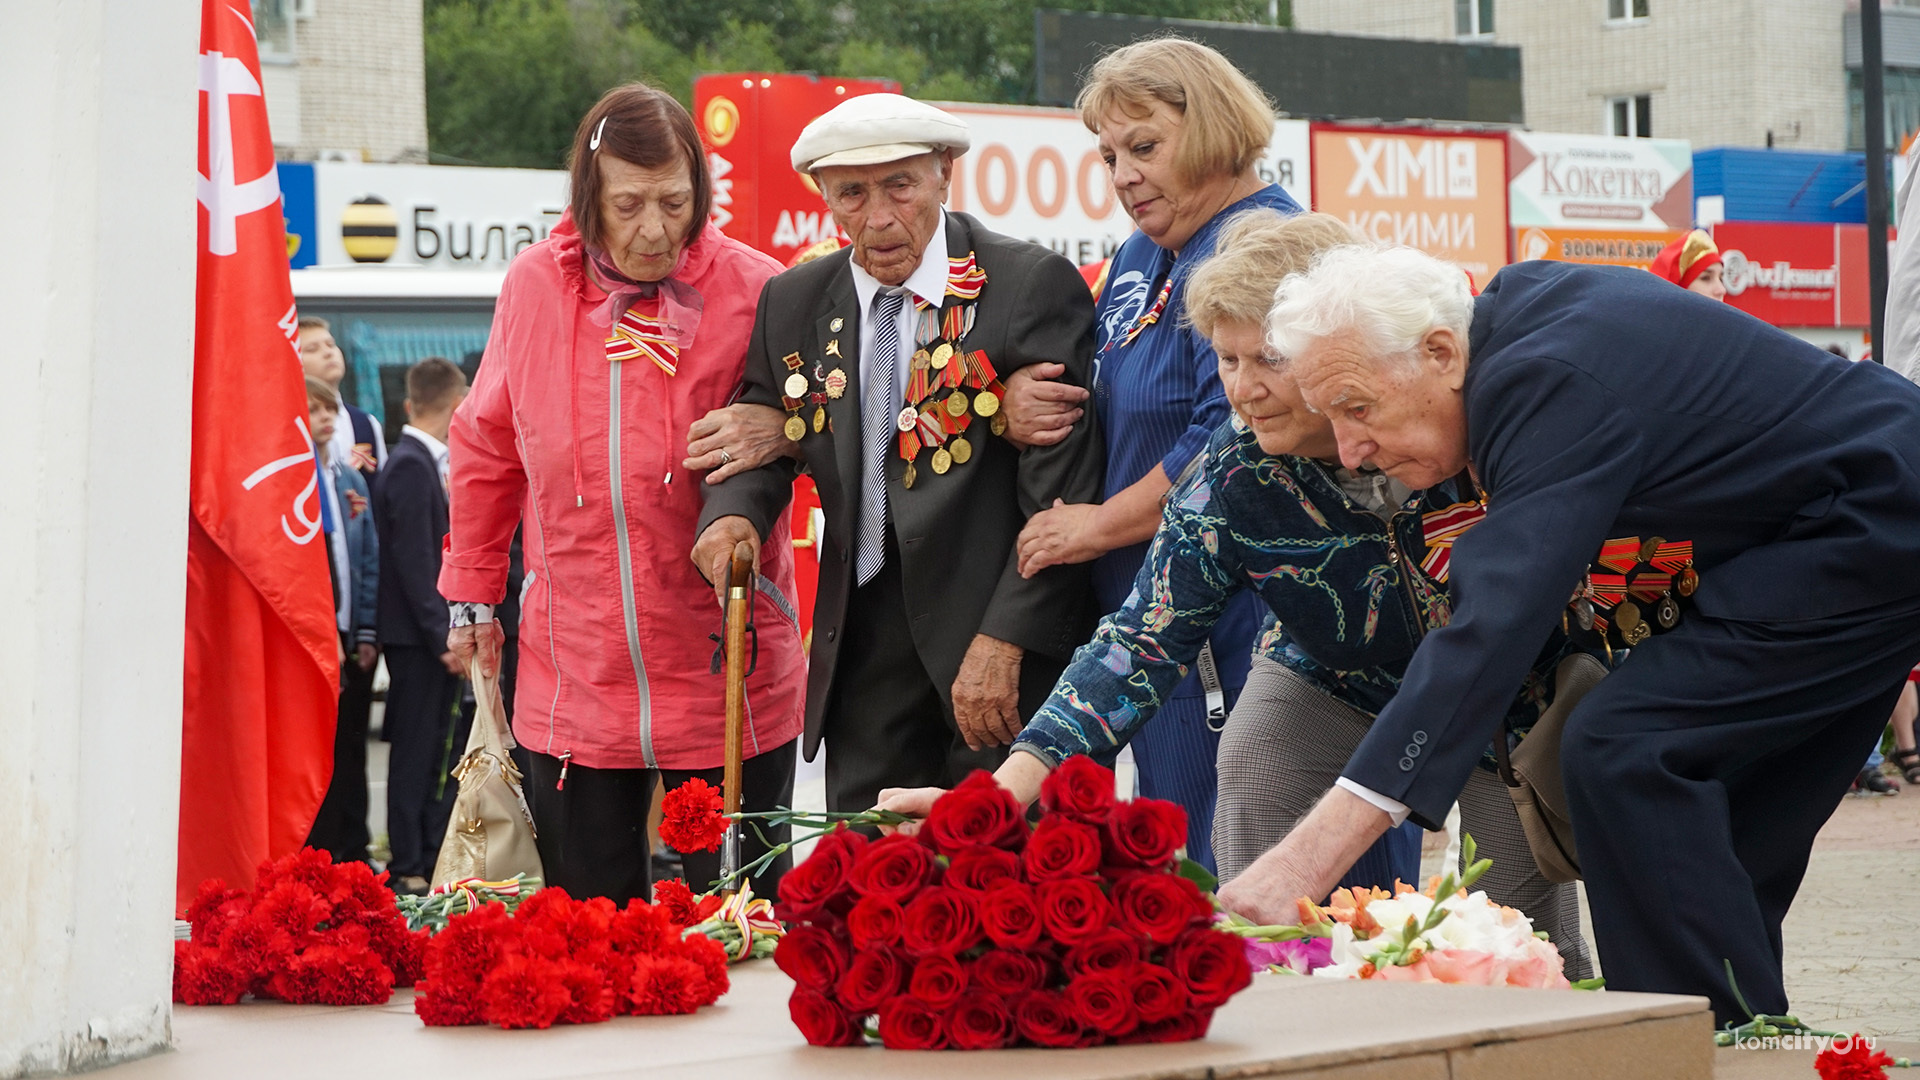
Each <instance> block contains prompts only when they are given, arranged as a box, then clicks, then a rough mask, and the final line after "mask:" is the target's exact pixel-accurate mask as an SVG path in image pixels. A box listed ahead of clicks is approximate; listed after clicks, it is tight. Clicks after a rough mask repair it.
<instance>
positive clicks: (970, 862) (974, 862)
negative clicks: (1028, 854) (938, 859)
mask: <svg viewBox="0 0 1920 1080" xmlns="http://www.w3.org/2000/svg"><path fill="white" fill-rule="evenodd" d="M1019 880H1020V856H1018V855H1015V854H1014V853H1013V852H1011V851H1006V850H1003V849H1001V848H989V847H976V848H968V849H967V850H965V851H962V852H961V853H960V854H958V855H955V856H954V857H953V861H952V863H951V864H950V865H948V867H947V875H946V877H944V878H942V879H941V884H943V885H945V886H946V887H947V888H949V889H959V890H961V891H963V892H971V893H984V892H987V891H988V890H990V889H992V888H994V887H995V886H997V885H999V884H1000V883H1001V882H1003V881H1019Z"/></svg>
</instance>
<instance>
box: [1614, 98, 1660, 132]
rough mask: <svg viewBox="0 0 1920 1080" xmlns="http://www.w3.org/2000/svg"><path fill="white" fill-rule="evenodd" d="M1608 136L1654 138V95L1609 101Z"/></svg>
mask: <svg viewBox="0 0 1920 1080" xmlns="http://www.w3.org/2000/svg"><path fill="white" fill-rule="evenodd" d="M1607 134H1609V135H1618V136H1620V137H1621V138H1631V139H1651V138H1653V95H1652V94H1637V95H1634V96H1632V97H1617V98H1608V99H1607Z"/></svg>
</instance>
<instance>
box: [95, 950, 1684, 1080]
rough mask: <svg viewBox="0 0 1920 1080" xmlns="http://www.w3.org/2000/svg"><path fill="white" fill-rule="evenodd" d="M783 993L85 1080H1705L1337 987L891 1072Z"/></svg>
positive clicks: (1605, 1040) (1594, 1018)
mask: <svg viewBox="0 0 1920 1080" xmlns="http://www.w3.org/2000/svg"><path fill="white" fill-rule="evenodd" d="M792 986H793V984H792V983H791V982H789V981H788V979H787V977H786V976H785V975H782V974H781V973H780V971H779V969H777V968H775V967H774V966H773V965H772V964H771V963H770V962H768V961H764V960H762V961H755V962H752V963H749V964H746V965H743V966H740V967H736V968H734V969H733V989H732V991H731V992H729V993H728V994H727V995H726V996H725V997H723V998H721V999H720V1002H719V1004H718V1005H715V1006H713V1007H711V1008H706V1009H702V1010H700V1012H699V1013H697V1014H695V1015H693V1016H683V1017H645V1018H625V1019H619V1020H612V1021H609V1022H607V1023H604V1024H590V1025H583V1026H580V1027H555V1028H550V1029H548V1030H546V1031H500V1030H496V1029H493V1028H427V1027H423V1026H422V1025H421V1024H420V1021H419V1020H418V1019H417V1018H415V1016H414V1015H413V1006H412V992H411V991H402V992H401V993H398V994H396V995H395V996H394V1000H393V1001H392V1002H390V1003H388V1004H387V1005H384V1006H370V1007H365V1008H342V1009H332V1008H326V1007H323V1006H302V1005H278V1004H247V1005H237V1006H230V1007H224V1008H223V1007H209V1008H187V1007H184V1006H183V1007H181V1008H180V1009H178V1010H176V1012H175V1018H174V1034H175V1038H176V1047H177V1048H176V1050H175V1052H174V1053H171V1054H162V1055H159V1056H156V1057H151V1058H148V1059H146V1060H144V1061H136V1062H132V1063H130V1064H127V1065H122V1066H118V1067H116V1068H113V1069H109V1070H106V1071H105V1072H103V1073H101V1074H99V1075H100V1076H101V1078H102V1080H174V1078H181V1080H186V1078H192V1080H201V1078H204V1077H228V1076H234V1077H239V1076H268V1075H271V1076H273V1077H274V1078H275V1080H301V1078H305V1077H313V1078H315V1080H337V1078H338V1077H340V1076H358V1075H380V1076H413V1077H426V1076H452V1075H463V1076H477V1075H486V1076H512V1077H513V1078H514V1080H557V1078H562V1077H614V1076H645V1077H647V1078H649V1080H654V1078H670V1080H716V1078H720V1077H732V1078H738V1080H786V1078H795V1080H866V1078H873V1080H894V1078H897V1077H901V1076H912V1077H913V1078H914V1080H948V1078H951V1080H1001V1078H1005V1080H1027V1078H1030V1077H1046V1078H1048V1080H1121V1078H1126V1080H1152V1078H1160V1077H1181V1078H1187V1077H1191V1078H1194V1080H1200V1078H1220V1080H1224V1078H1228V1077H1253V1076H1283V1075H1284V1076H1291V1077H1330V1078H1340V1080H1361V1078H1375V1080H1508V1078H1512V1080H1520V1078H1534V1077H1557V1076H1578V1077H1581V1078H1583V1080H1587V1078H1592V1080H1708V1078H1709V1077H1711V1076H1712V1075H1713V1068H1714V1048H1713V1038H1712V1029H1713V1019H1712V1014H1711V1013H1710V1012H1708V1010H1707V1002H1706V999H1704V998H1694V997H1671V996H1667V995H1664V994H1623V993H1588V992H1585V991H1576V990H1516V989H1509V988H1505V987H1494V988H1489V987H1467V986H1434V985H1413V984H1408V983H1377V982H1367V983H1361V982H1347V981H1336V980H1331V979H1310V978H1304V977H1298V976H1285V975H1261V976H1258V977H1257V978H1256V979H1255V980H1254V985H1253V986H1252V987H1251V988H1249V989H1248V990H1246V991H1245V992H1243V993H1241V994H1240V995H1238V996H1237V997H1235V998H1234V999H1233V1000H1232V1001H1231V1002H1229V1003H1228V1004H1227V1006H1226V1007H1225V1008H1223V1009H1221V1010H1220V1011H1219V1012H1218V1013H1217V1014H1215V1016H1214V1022H1213V1030H1212V1032H1211V1033H1210V1034H1209V1035H1208V1037H1207V1038H1205V1039H1203V1040H1200V1041H1198V1042H1190V1043H1178V1044H1167V1045H1159V1046H1108V1047H1097V1048H1091V1049H1086V1050H1004V1051H989V1052H975V1053H910V1052H906V1051H887V1050H882V1049H880V1048H879V1047H867V1048H849V1049H821V1048H816V1047H809V1046H807V1045H805V1043H804V1042H803V1041H802V1040H801V1038H800V1033H799V1031H798V1030H796V1029H795V1028H794V1026H793V1024H792V1023H791V1022H790V1021H789V1020H788V1018H787V995H788V994H789V992H790V991H791V989H792Z"/></svg>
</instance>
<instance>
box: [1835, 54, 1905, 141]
mask: <svg viewBox="0 0 1920 1080" xmlns="http://www.w3.org/2000/svg"><path fill="white" fill-rule="evenodd" d="M1881 85H1882V87H1883V88H1884V90H1885V101H1886V105H1885V109H1884V115H1883V116H1882V119H1883V120H1884V122H1885V124H1886V130H1885V131H1884V132H1883V133H1882V134H1884V135H1885V136H1886V147H1887V149H1889V150H1894V151H1898V150H1899V148H1900V143H1901V140H1903V139H1905V138H1906V137H1907V136H1908V135H1911V134H1913V133H1914V132H1915V131H1920V68H1906V67H1888V68H1887V73H1886V76H1885V77H1884V79H1883V80H1882V84H1881ZM1866 128H1867V105H1866V89H1865V86H1864V84H1863V83H1862V80H1861V75H1860V69H1858V68H1855V69H1853V70H1851V71H1849V72H1847V149H1849V150H1865V149H1866V148H1867V136H1866Z"/></svg>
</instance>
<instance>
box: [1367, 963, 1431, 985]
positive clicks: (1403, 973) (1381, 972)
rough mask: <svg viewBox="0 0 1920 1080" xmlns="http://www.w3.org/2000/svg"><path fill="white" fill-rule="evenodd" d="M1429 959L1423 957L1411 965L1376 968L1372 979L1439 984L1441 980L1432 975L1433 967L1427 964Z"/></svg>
mask: <svg viewBox="0 0 1920 1080" xmlns="http://www.w3.org/2000/svg"><path fill="white" fill-rule="evenodd" d="M1431 959H1432V957H1431V956H1423V957H1421V958H1420V959H1419V960H1418V961H1417V962H1415V963H1412V964H1406V965H1404V966H1388V967H1383V968H1378V969H1376V970H1375V971H1374V973H1373V977H1374V978H1376V979H1384V980H1386V981H1387V982H1424V983H1430V982H1439V981H1441V980H1440V979H1439V978H1438V977H1437V976H1435V975H1434V973H1433V967H1432V965H1430V964H1429V963H1428V961H1429V960H1431Z"/></svg>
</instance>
